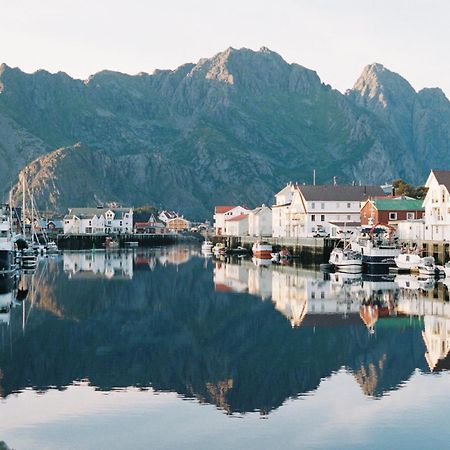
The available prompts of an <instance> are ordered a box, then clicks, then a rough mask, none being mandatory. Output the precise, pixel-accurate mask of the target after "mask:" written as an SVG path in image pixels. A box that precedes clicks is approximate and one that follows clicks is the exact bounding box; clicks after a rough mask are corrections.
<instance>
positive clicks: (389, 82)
mask: <svg viewBox="0 0 450 450" xmlns="http://www.w3.org/2000/svg"><path fill="white" fill-rule="evenodd" d="M349 94H350V95H352V96H353V97H354V98H355V99H356V100H357V101H358V103H360V104H364V105H366V104H367V103H368V102H369V103H376V104H378V105H379V106H380V107H382V108H386V107H388V106H389V104H390V103H392V102H394V103H395V102H396V101H398V100H399V99H401V101H406V102H407V103H409V102H410V101H412V98H413V97H414V96H415V94H416V91H415V90H414V88H413V87H412V86H411V85H410V84H409V83H408V81H406V80H405V79H404V78H403V77H402V76H400V75H399V74H398V73H395V72H391V71H390V70H388V69H387V68H386V67H384V66H383V65H382V64H380V63H372V64H369V65H367V66H366V67H364V69H363V71H362V73H361V75H360V76H359V78H358V79H357V80H356V83H355V85H354V86H353V89H352V90H351V91H350V92H349ZM358 97H359V100H358Z"/></svg>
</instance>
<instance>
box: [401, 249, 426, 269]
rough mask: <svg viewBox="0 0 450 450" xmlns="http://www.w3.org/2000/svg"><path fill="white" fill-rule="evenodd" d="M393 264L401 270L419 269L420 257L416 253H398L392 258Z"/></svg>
mask: <svg viewBox="0 0 450 450" xmlns="http://www.w3.org/2000/svg"><path fill="white" fill-rule="evenodd" d="M394 261H395V265H396V266H397V267H398V268H399V269H403V270H412V271H417V270H419V265H420V264H421V263H422V258H421V257H420V256H419V255H418V254H417V253H400V255H397V256H396V257H395V258H394Z"/></svg>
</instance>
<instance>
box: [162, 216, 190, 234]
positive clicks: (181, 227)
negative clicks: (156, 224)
mask: <svg viewBox="0 0 450 450" xmlns="http://www.w3.org/2000/svg"><path fill="white" fill-rule="evenodd" d="M190 226H191V224H190V223H189V221H188V220H186V219H185V218H183V217H174V218H173V219H169V220H168V221H167V222H166V227H167V229H168V230H170V231H186V230H189V227H190Z"/></svg>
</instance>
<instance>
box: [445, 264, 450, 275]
mask: <svg viewBox="0 0 450 450" xmlns="http://www.w3.org/2000/svg"><path fill="white" fill-rule="evenodd" d="M444 273H445V278H450V261H449V262H446V263H445V265H444Z"/></svg>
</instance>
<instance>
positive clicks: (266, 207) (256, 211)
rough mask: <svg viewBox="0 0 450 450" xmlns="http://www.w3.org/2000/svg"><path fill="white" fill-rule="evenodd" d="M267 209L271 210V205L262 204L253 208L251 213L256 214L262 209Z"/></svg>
mask: <svg viewBox="0 0 450 450" xmlns="http://www.w3.org/2000/svg"><path fill="white" fill-rule="evenodd" d="M267 209H268V210H269V211H270V207H269V206H266V205H262V206H258V207H257V208H255V209H252V210H251V213H252V214H254V215H256V214H259V213H260V212H262V211H264V210H267Z"/></svg>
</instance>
